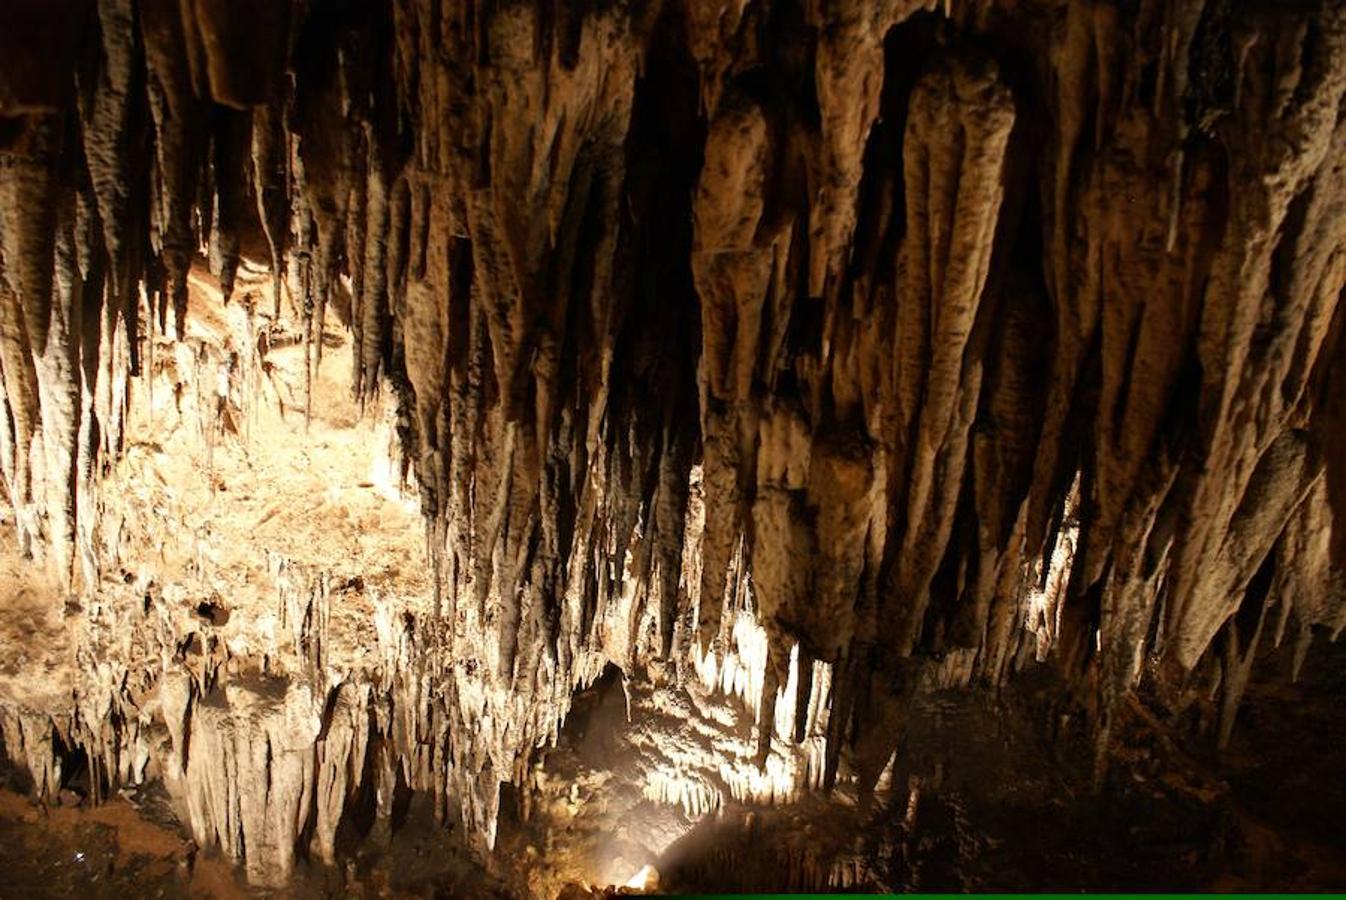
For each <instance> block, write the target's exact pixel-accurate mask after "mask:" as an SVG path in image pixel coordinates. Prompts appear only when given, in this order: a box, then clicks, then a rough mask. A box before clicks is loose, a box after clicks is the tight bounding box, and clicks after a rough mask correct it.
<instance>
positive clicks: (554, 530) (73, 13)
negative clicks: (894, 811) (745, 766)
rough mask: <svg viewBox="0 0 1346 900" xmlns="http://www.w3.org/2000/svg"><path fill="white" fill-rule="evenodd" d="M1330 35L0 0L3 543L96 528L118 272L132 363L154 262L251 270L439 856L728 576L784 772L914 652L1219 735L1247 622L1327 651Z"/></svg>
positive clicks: (168, 303) (1337, 246)
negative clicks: (334, 497)
mask: <svg viewBox="0 0 1346 900" xmlns="http://www.w3.org/2000/svg"><path fill="white" fill-rule="evenodd" d="M1344 17H1346V13H1343V12H1342V11H1341V10H1340V9H1338V8H1336V7H1335V5H1334V4H1331V3H1328V2H1323V3H1319V4H1314V3H1310V4H1299V5H1296V6H1295V7H1294V8H1293V9H1281V8H1273V7H1270V6H1268V7H1266V8H1260V7H1259V8H1248V9H1238V10H1234V9H1231V8H1230V6H1229V5H1228V4H1222V3H1203V2H1200V0H1197V2H1188V3H1181V4H1169V5H1166V6H1163V7H1162V8H1158V7H1155V6H1154V5H1142V8H1139V9H1136V8H1132V7H1129V6H1128V7H1123V6H1122V5H1114V4H1110V3H1094V4H1079V3H1071V4H1053V3H1047V2H1043V3H1038V4H1013V5H1011V4H997V3H975V4H974V3H959V4H946V5H945V8H944V9H942V10H935V9H934V4H933V3H931V4H923V3H914V2H913V3H894V2H878V0H843V2H839V3H833V4H802V3H796V2H786V0H772V2H763V3H758V4H740V5H737V6H735V5H730V6H729V7H726V8H723V9H721V8H719V7H717V6H716V5H715V4H704V3H696V2H691V3H680V2H677V0H664V2H662V3H654V4H630V5H627V4H622V3H612V4H605V5H601V6H600V7H597V8H593V9H588V8H584V7H583V6H582V5H580V4H571V3H567V2H562V3H539V4H531V3H513V4H505V5H497V4H484V3H483V4H479V3H475V2H460V3H450V2H442V0H390V2H386V3H362V2H354V0H352V2H338V3H332V4H323V5H321V12H319V10H318V9H317V8H315V9H313V10H309V9H308V6H307V4H304V3H301V2H293V3H282V2H271V0H251V2H247V3H240V2H229V3H225V2H218V0H193V2H187V0H183V2H181V3H173V2H166V0H140V2H136V0H97V2H94V0H84V2H79V0H65V2H62V3H39V2H35V0H26V2H21V3H17V4H11V5H10V6H9V7H7V9H6V10H5V11H4V12H0V35H3V36H0V48H3V50H4V51H5V52H4V55H3V57H0V58H3V59H6V60H9V61H8V62H5V63H0V108H2V109H3V112H4V114H5V115H7V116H10V118H7V119H5V120H4V122H3V124H2V125H0V201H2V202H0V206H2V207H3V211H2V212H0V315H3V319H2V320H0V326H2V327H0V374H3V379H4V389H5V390H4V402H5V409H4V412H5V415H3V416H0V429H3V430H0V447H2V448H3V451H4V452H3V455H2V458H0V461H2V462H3V467H4V474H5V485H6V489H7V491H8V493H9V496H10V499H11V501H12V504H13V506H14V507H15V509H16V511H17V513H18V519H19V524H20V529H21V531H22V532H23V535H24V539H25V541H27V542H29V543H31V544H34V545H36V544H42V545H44V546H45V547H47V548H48V551H49V552H50V553H51V555H52V558H53V559H54V560H55V561H56V564H57V567H58V568H59V569H61V570H62V571H63V572H65V573H67V574H68V573H69V572H70V571H71V569H72V566H73V560H74V558H75V555H76V552H75V549H74V548H76V547H90V546H92V542H91V541H90V540H89V539H88V538H87V534H88V529H91V528H93V527H94V525H95V524H96V523H95V522H94V521H93V519H94V518H96V509H95V507H94V500H93V496H94V486H95V485H94V473H95V472H96V471H97V468H98V465H97V462H98V460H99V459H100V457H102V456H104V455H107V454H110V453H114V452H115V448H116V444H117V441H118V440H119V438H118V435H119V425H118V422H119V416H120V412H119V410H120V409H121V408H122V405H123V404H124V402H125V399H124V398H125V393H126V392H125V389H124V379H125V378H126V377H127V373H128V372H129V371H134V370H135V369H136V368H137V367H138V366H140V365H142V364H143V362H144V361H142V360H141V359H139V357H138V354H137V348H138V346H139V341H138V336H137V331H138V326H137V321H138V315H137V311H138V309H139V308H140V302H141V297H140V294H141V291H142V288H143V290H144V293H145V294H146V295H147V296H148V297H149V299H150V303H149V306H150V308H151V309H152V310H153V313H154V319H155V320H156V321H157V323H158V325H159V327H173V328H176V329H177V330H178V332H179V333H180V334H181V333H182V321H181V317H182V315H183V312H184V310H185V305H186V273H187V268H188V265H189V263H190V260H191V258H192V256H193V255H194V254H195V253H197V252H198V251H199V250H200V248H202V247H203V246H204V247H206V248H207V249H208V251H209V254H210V258H211V261H212V265H213V266H214V268H215V269H216V271H217V272H218V274H219V276H220V278H221V281H222V283H223V284H224V286H225V290H226V293H228V291H229V290H230V287H231V285H232V280H233V279H232V272H233V271H234V269H235V267H236V266H237V264H238V258H239V255H240V253H241V252H243V250H244V249H246V248H247V247H249V246H256V247H259V248H265V250H264V252H266V253H268V254H269V255H270V257H271V260H272V265H273V268H274V272H275V277H276V279H277V282H278V286H277V291H276V296H277V298H280V297H281V296H282V294H283V293H284V294H287V295H288V296H289V297H290V298H291V299H292V301H293V302H294V303H295V304H296V305H298V306H300V307H301V308H302V309H303V311H304V312H305V314H306V321H307V322H308V323H309V326H308V335H307V337H308V340H307V341H306V346H309V347H310V348H311V353H312V364H313V365H317V363H318V361H319V360H320V356H321V348H322V340H321V335H322V332H323V329H324V328H325V327H326V326H325V315H326V312H325V311H326V308H327V305H328V303H329V302H335V303H336V308H337V309H338V311H339V312H341V314H342V316H343V318H344V320H345V321H346V322H347V323H348V324H349V326H350V327H351V329H352V330H353V332H354V335H355V341H356V346H357V351H356V362H355V371H354V373H353V379H354V387H355V390H356V391H357V392H358V393H359V394H360V395H361V396H367V395H369V394H370V393H371V392H373V391H375V390H376V389H378V387H379V385H380V384H381V383H382V384H391V385H392V387H393V388H394V389H395V391H396V395H397V398H398V402H399V409H400V414H399V422H398V430H399V435H400V437H401V440H402V445H403V449H404V451H405V454H406V457H407V460H408V464H409V466H410V467H411V469H412V470H413V471H414V474H415V477H416V479H417V481H418V483H419V485H420V487H421V489H422V498H423V507H424V511H425V513H426V515H427V518H428V520H429V521H430V522H431V525H432V527H431V533H432V552H433V556H434V562H435V566H436V571H437V574H438V578H439V582H440V596H441V603H440V605H439V610H438V612H439V616H440V620H439V621H440V623H441V631H442V633H441V634H439V635H438V637H437V638H436V640H437V641H439V643H438V644H437V646H439V647H442V653H443V655H444V657H443V659H442V660H440V662H439V663H438V664H437V665H438V666H439V668H438V669H437V671H436V677H437V678H440V679H442V680H443V683H444V684H446V685H448V686H449V687H448V688H446V689H445V690H444V691H443V692H442V696H444V697H445V698H446V703H447V704H448V712H447V713H446V719H447V721H449V722H451V723H452V727H450V728H449V729H448V734H449V737H448V740H449V742H450V748H449V752H448V758H450V759H451V760H452V761H453V763H452V765H453V770H454V772H455V773H456V774H455V778H456V779H457V783H458V784H459V787H460V794H461V795H462V797H463V801H462V802H463V804H464V810H463V811H464V814H465V816H466V817H467V819H468V820H469V822H470V823H471V824H472V825H474V826H476V827H477V828H479V829H482V830H486V831H488V832H489V831H490V830H492V828H493V825H492V823H493V822H494V818H495V805H496V803H498V796H496V794H495V792H494V786H495V784H496V783H497V782H498V781H502V780H507V779H514V778H517V777H520V773H522V772H523V771H524V769H525V767H526V761H527V757H528V754H529V752H530V751H531V749H532V748H533V747H534V746H535V745H536V744H537V743H538V742H540V741H545V740H546V739H548V738H549V737H553V736H554V735H555V733H556V730H557V727H558V723H559V720H560V717H561V716H562V715H564V712H565V709H566V706H567V702H568V697H569V694H570V692H571V690H572V689H573V688H574V686H575V685H577V684H581V683H584V682H585V681H587V680H591V679H592V678H593V677H594V676H595V675H596V673H597V671H598V670H599V669H600V668H601V662H602V661H603V660H605V659H606V660H612V661H614V662H616V663H617V664H618V665H620V666H622V667H623V668H625V669H627V670H628V671H633V670H635V669H637V668H639V667H640V666H641V665H643V664H644V663H646V662H648V661H650V660H654V659H658V658H668V657H672V658H673V659H674V660H675V661H681V662H683V663H687V662H690V661H691V660H692V659H693V658H694V654H700V653H701V652H702V650H703V648H704V647H706V646H707V645H708V646H709V647H710V649H711V650H712V651H715V652H724V650H725V642H726V641H727V640H728V639H729V638H730V637H732V627H731V623H732V615H726V611H728V612H730V613H732V612H733V611H734V609H735V608H736V606H735V600H734V597H735V596H736V594H738V593H741V591H742V587H741V586H742V585H745V584H748V583H751V585H752V594H753V597H754V602H755V604H756V610H757V614H758V617H759V619H760V621H761V623H762V627H763V628H764V632H765V635H766V644H765V651H764V652H765V656H764V663H763V676H762V684H761V688H760V690H761V696H762V698H763V699H762V701H761V704H762V708H761V711H760V719H761V721H762V723H763V724H762V730H763V733H764V735H765V738H764V744H765V745H766V749H767V750H769V745H770V741H771V734H772V732H773V729H772V727H771V723H772V722H773V721H774V715H775V714H774V704H775V697H776V695H777V693H778V692H779V691H780V689H781V686H782V685H783V684H786V683H787V682H788V681H789V679H790V677H791V676H790V675H789V674H788V670H789V668H790V666H791V663H790V659H791V655H790V654H791V652H792V651H791V648H792V647H794V646H795V645H796V644H797V645H798V649H797V651H794V652H796V653H797V659H798V660H799V662H798V663H797V664H796V665H797V666H798V667H799V669H800V671H805V672H808V671H812V668H813V666H814V664H815V663H827V664H829V665H832V666H833V667H834V668H833V670H832V671H833V673H834V674H833V681H832V690H833V695H834V700H833V708H832V713H831V715H830V717H829V720H828V729H829V735H828V751H827V752H828V755H829V758H828V759H827V760H826V765H825V768H826V771H827V772H829V773H834V772H835V770H836V765H837V764H836V758H835V754H837V753H838V752H839V750H838V749H837V748H839V747H841V746H842V745H844V744H845V743H846V742H847V741H848V740H849V739H850V736H851V735H852V732H853V724H854V722H855V721H857V720H859V719H862V718H864V717H866V716H870V715H872V714H875V710H883V711H885V712H884V713H883V714H884V715H889V714H890V712H889V711H890V710H891V708H892V705H893V698H894V697H899V698H900V697H901V696H902V694H903V692H904V691H906V690H909V689H911V688H912V685H914V684H915V683H917V682H918V681H919V680H920V679H921V678H923V677H926V676H927V675H929V673H922V670H921V669H920V668H919V666H918V665H917V664H918V663H919V662H920V661H921V660H925V659H933V658H939V659H943V660H946V662H945V663H941V665H942V666H943V668H942V669H940V673H941V674H937V675H936V676H933V677H936V678H937V679H939V678H949V679H953V680H955V681H962V682H966V681H969V680H971V679H974V678H985V679H987V680H990V681H998V680H999V679H1001V678H1002V677H1004V675H1005V674H1006V673H1007V672H1009V671H1011V670H1012V669H1013V668H1014V667H1015V666H1016V665H1019V664H1021V663H1022V662H1023V661H1024V660H1026V659H1027V658H1029V657H1031V656H1032V655H1033V654H1034V652H1036V653H1037V654H1039V655H1045V654H1046V653H1047V650H1046V647H1047V645H1048V644H1051V645H1052V649H1051V651H1050V652H1051V653H1053V654H1054V655H1055V658H1056V659H1057V660H1059V661H1060V667H1061V669H1062V671H1063V672H1064V673H1066V676H1067V680H1069V681H1072V682H1078V681H1079V680H1080V676H1081V675H1082V674H1083V673H1085V672H1087V671H1091V670H1092V671H1095V672H1097V673H1098V674H1099V675H1100V676H1101V677H1099V678H1097V679H1095V680H1093V681H1091V682H1090V683H1094V684H1098V685H1101V696H1100V697H1099V698H1095V699H1101V700H1102V701H1103V702H1104V704H1105V706H1106V705H1107V704H1110V703H1112V702H1114V701H1115V700H1116V699H1117V698H1118V697H1119V696H1121V695H1122V694H1124V693H1125V692H1126V691H1127V690H1129V689H1130V688H1131V687H1132V686H1133V685H1134V684H1135V682H1136V679H1137V678H1138V677H1139V676H1140V674H1141V671H1142V664H1143V662H1144V661H1145V660H1146V659H1147V658H1149V657H1151V656H1153V657H1155V658H1157V659H1159V660H1161V661H1166V662H1171V663H1173V664H1174V666H1173V668H1174V669H1175V670H1176V671H1178V672H1179V673H1181V672H1184V671H1191V670H1197V671H1199V672H1202V673H1203V674H1204V675H1208V676H1210V677H1218V678H1219V679H1220V680H1221V681H1222V683H1223V686H1224V691H1225V697H1226V700H1227V701H1228V700H1229V698H1232V701H1233V703H1234V704H1235V705H1236V703H1237V696H1238V692H1239V690H1240V687H1241V685H1242V684H1243V683H1244V682H1245V681H1246V677H1247V671H1248V667H1249V666H1250V665H1251V661H1252V659H1253V657H1254V655H1255V651H1256V647H1257V643H1258V641H1259V640H1260V639H1261V638H1262V636H1263V635H1264V634H1265V633H1273V634H1275V635H1276V636H1278V637H1279V636H1280V635H1281V634H1282V633H1284V632H1285V630H1286V628H1287V627H1289V626H1288V623H1289V622H1290V621H1291V619H1293V620H1294V623H1295V627H1297V628H1298V629H1299V631H1300V633H1301V634H1303V635H1308V634H1310V633H1311V632H1312V629H1313V628H1314V627H1315V626H1316V625H1320V624H1328V625H1332V626H1334V627H1336V628H1339V627H1340V625H1341V623H1342V621H1343V618H1342V617H1343V613H1342V610H1343V604H1342V600H1341V591H1340V588H1339V585H1338V584H1337V582H1336V581H1334V580H1333V577H1332V576H1331V571H1332V566H1333V564H1337V565H1339V564H1340V563H1341V562H1342V552H1341V549H1342V544H1343V540H1344V539H1343V538H1342V537H1341V531H1342V529H1338V530H1337V534H1336V536H1335V537H1332V532H1331V515H1330V513H1329V510H1330V509H1336V510H1338V512H1339V513H1341V512H1343V511H1346V485H1344V484H1343V481H1346V477H1344V476H1343V474H1342V472H1341V469H1340V467H1336V468H1333V467H1332V466H1331V465H1328V466H1327V468H1326V472H1325V471H1324V470H1325V464H1328V463H1333V454H1331V453H1329V452H1327V448H1331V447H1332V446H1333V444H1332V441H1333V440H1334V439H1336V440H1338V441H1339V439H1340V437H1341V435H1342V434H1343V430H1344V429H1346V411H1343V406H1346V401H1343V400H1342V399H1341V398H1342V396H1343V395H1344V394H1346V390H1343V387H1342V379H1343V378H1346V374H1344V373H1343V369H1344V368H1346V367H1343V366H1342V365H1340V364H1339V363H1337V364H1334V361H1336V360H1337V359H1338V357H1339V356H1340V354H1341V346H1342V340H1343V337H1342V334H1341V332H1342V324H1341V320H1342V317H1343V313H1342V304H1341V303H1340V295H1341V290H1342V285H1343V280H1346V264H1343V262H1342V261H1343V260H1344V259H1346V246H1344V244H1346V209H1343V204H1342V202H1341V200H1340V198H1341V197H1342V196H1346V192H1343V190H1342V188H1343V187H1346V185H1343V181H1344V180H1346V163H1343V160H1346V125H1343V124H1342V123H1341V122H1340V110H1341V108H1342V99H1343V93H1344V92H1346V21H1344ZM72 23H79V24H80V27H72ZM19 26H22V27H19ZM35 46H41V47H43V48H44V50H47V51H50V52H43V53H41V54H35V53H34V52H32V50H33V47H35ZM1123 48H1125V52H1123ZM281 280H283V281H284V283H285V286H286V288H287V290H285V291H284V292H282V291H281V290H280V287H279V283H280V281H281ZM170 309H171V310H172V312H173V318H172V320H171V321H170V319H169V316H168V312H169V310H170ZM1337 455H1338V456H1339V454H1337ZM698 463H699V467H697V468H695V469H694V467H695V466H697V464H698ZM694 498H697V499H696V502H695V503H693V502H692V501H693V499H694ZM698 517H700V518H699V524H698V525H697V526H696V528H692V527H691V526H690V525H689V522H690V521H692V520H696V519H697V518H698ZM693 532H695V538H694V539H693V537H692V534H693ZM1334 540H1335V544H1334V543H1332V542H1333V541H1334ZM83 555H84V557H85V558H84V560H83V562H84V570H85V573H86V578H87V579H88V580H90V581H92V579H93V577H94V574H95V573H96V564H97V561H96V559H92V558H91V551H89V550H85V551H84V553H83ZM739 605H740V606H741V604H739ZM1273 613H1274V615H1273ZM1025 624H1027V625H1028V626H1029V627H1030V628H1031V629H1032V631H1033V633H1034V634H1036V635H1037V640H1036V641H1034V642H1027V641H1025V640H1024V635H1025V630H1024V626H1025ZM1272 626H1274V627H1272ZM698 643H699V644H701V645H702V646H701V647H697V646H696V645H697V644H698ZM1030 643H1031V645H1030ZM1217 644H1218V648H1219V650H1220V652H1218V653H1213V652H1211V648H1212V646H1215V645H1217ZM951 659H952V660H954V662H947V661H948V660H951ZM913 660H914V661H916V662H912V661H913ZM684 668H687V669H690V666H684ZM1165 677H1167V676H1165ZM1180 680H1181V679H1175V681H1180ZM1226 705H1227V706H1228V703H1227V704H1226ZM1232 708H1233V707H1232V706H1231V707H1229V709H1231V710H1232ZM1228 721H1232V712H1227V713H1226V722H1228ZM831 777H832V776H831V775H828V777H827V778H825V779H824V781H825V782H826V781H829V780H830V778H831ZM482 785H485V786H486V787H485V788H483V787H482Z"/></svg>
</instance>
